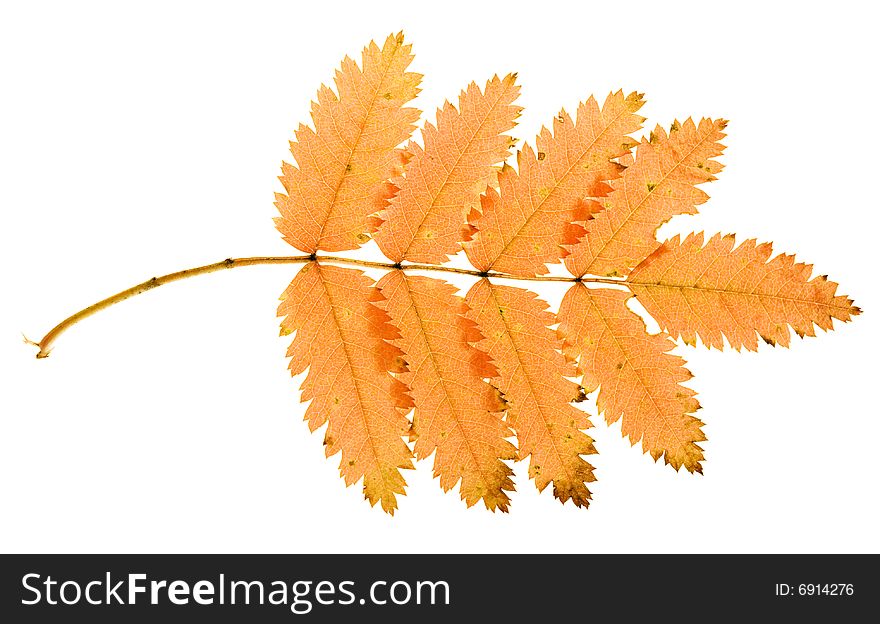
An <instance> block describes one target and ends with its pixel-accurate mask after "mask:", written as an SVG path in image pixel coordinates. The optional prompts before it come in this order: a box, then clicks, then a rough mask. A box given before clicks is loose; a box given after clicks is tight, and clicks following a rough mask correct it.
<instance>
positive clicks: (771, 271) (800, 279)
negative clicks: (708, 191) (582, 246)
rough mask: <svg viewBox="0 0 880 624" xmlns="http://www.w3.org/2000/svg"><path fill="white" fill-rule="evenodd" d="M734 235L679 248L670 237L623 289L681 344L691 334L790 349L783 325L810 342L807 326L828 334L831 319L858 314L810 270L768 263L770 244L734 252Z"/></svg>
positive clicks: (697, 238) (695, 238)
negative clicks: (761, 343) (762, 343)
mask: <svg viewBox="0 0 880 624" xmlns="http://www.w3.org/2000/svg"><path fill="white" fill-rule="evenodd" d="M734 245H735V237H734V236H733V235H732V234H728V235H727V236H721V235H720V234H716V235H715V236H713V237H712V238H710V239H709V241H708V242H707V243H706V245H705V246H704V245H703V234H702V233H700V234H691V235H690V236H688V237H687V238H685V239H684V241H680V240H679V237H678V236H676V237H674V238H672V239H671V240H668V241H666V242H665V243H663V244H662V245H661V246H660V247H659V248H658V249H657V250H656V251H654V253H652V254H651V255H650V256H648V257H647V258H646V259H645V260H644V261H643V262H642V263H641V264H640V265H639V266H637V267H636V268H635V269H634V270H633V272H632V273H631V274H630V276H629V277H628V278H627V286H628V287H629V288H630V290H632V291H633V293H635V295H636V296H637V297H638V298H639V301H641V303H642V305H644V306H645V309H646V310H647V311H648V313H649V314H651V316H653V317H654V318H655V319H656V320H657V322H658V323H660V326H661V327H663V328H664V329H665V330H666V331H668V332H669V333H670V334H672V335H673V336H675V337H681V339H682V340H683V341H684V342H685V343H687V344H691V345H693V344H696V339H697V335H699V336H700V338H701V339H702V341H703V343H704V344H706V346H709V347H716V348H718V349H721V348H722V347H723V346H724V340H723V338H727V341H728V342H729V343H730V346H732V347H733V348H734V349H737V350H739V349H740V348H742V347H745V348H746V349H748V350H750V351H755V350H756V349H757V348H758V338H757V337H758V336H761V338H763V339H764V341H765V342H767V343H769V344H772V345H776V344H778V345H780V346H783V347H787V346H789V343H790V340H791V333H790V331H789V326H791V328H792V329H794V331H795V333H797V334H798V335H799V336H801V337H803V336H814V335H815V331H814V329H813V326H814V325H815V326H818V327H819V328H821V329H824V330H830V329H832V324H831V319H838V320H840V321H848V320H850V318H851V317H852V316H853V315H856V314H859V312H860V310H859V309H858V308H856V307H855V306H853V302H852V300H850V299H849V298H848V297H845V296H843V295H835V292H836V291H837V284H835V283H834V282H830V281H828V278H827V276H824V275H823V276H820V277H816V278H814V279H812V280H811V279H810V274H811V272H812V267H811V266H810V265H808V264H802V263H800V262H795V260H794V256H789V255H786V254H780V255H778V256H776V257H775V258H772V259H771V257H770V256H771V255H772V253H773V248H772V246H771V244H770V243H762V244H760V245H759V244H757V243H756V241H755V240H754V239H750V240H747V241H745V242H743V243H742V244H741V245H740V246H739V247H737V248H736V249H734Z"/></svg>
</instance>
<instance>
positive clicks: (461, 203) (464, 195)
mask: <svg viewBox="0 0 880 624" xmlns="http://www.w3.org/2000/svg"><path fill="white" fill-rule="evenodd" d="M515 81H516V75H515V74H510V75H508V76H506V77H505V78H503V79H499V78H498V77H497V76H496V77H494V78H493V79H492V80H490V81H489V82H488V83H487V84H486V89H485V91H484V92H481V91H480V88H479V87H478V86H477V85H476V83H473V82H472V83H471V84H470V85H469V86H468V88H467V90H466V91H463V92H462V93H461V95H460V96H459V106H458V109H456V108H455V107H454V106H453V105H452V104H450V103H449V102H446V104H445V105H444V106H443V108H442V109H440V110H439V111H437V125H436V126H433V125H431V124H426V125H425V128H424V130H423V131H422V137H423V139H424V143H425V145H424V148H422V147H421V146H419V145H418V144H416V143H410V145H409V147H408V149H409V151H410V152H412V159H411V160H410V162H409V163H408V165H407V169H406V177H403V178H396V179H395V180H394V181H393V182H394V184H395V186H397V187H398V188H399V189H400V191H399V193H398V194H397V195H396V196H395V197H394V198H393V199H391V201H390V204H389V205H388V207H387V208H386V209H385V211H384V212H383V213H381V214H380V220H381V221H382V224H381V226H380V227H379V229H378V231H377V232H376V233H375V234H374V238H375V240H376V243H378V245H379V248H380V249H381V250H382V253H384V254H385V255H386V256H387V257H388V258H390V259H391V260H392V261H394V262H400V261H402V260H410V261H413V262H430V263H435V264H436V263H442V262H445V261H446V260H447V256H450V255H453V254H455V253H457V252H458V250H459V248H460V242H459V241H460V239H461V234H462V227H463V226H464V224H465V222H466V220H467V215H468V213H469V212H470V210H471V209H472V208H473V207H474V206H476V205H477V204H478V203H479V201H480V193H483V192H484V191H485V190H486V187H487V186H489V185H494V184H495V179H496V175H497V168H496V166H497V165H498V164H499V163H501V162H503V161H504V160H505V159H506V158H507V157H508V156H509V155H510V146H511V142H512V141H511V138H510V137H509V136H507V135H505V134H503V133H504V132H506V131H508V130H510V129H511V128H512V127H513V126H514V123H515V120H516V118H517V117H518V116H519V113H520V110H522V109H521V108H520V107H519V106H514V105H513V101H514V100H515V99H516V97H517V96H518V95H519V86H518V85H517V84H516V82H515Z"/></svg>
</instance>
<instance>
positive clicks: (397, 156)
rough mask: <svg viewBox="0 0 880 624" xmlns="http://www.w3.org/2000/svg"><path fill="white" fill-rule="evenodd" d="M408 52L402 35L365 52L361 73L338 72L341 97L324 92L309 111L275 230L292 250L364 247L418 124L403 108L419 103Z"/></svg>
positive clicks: (347, 63) (286, 172)
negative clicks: (374, 215) (402, 146)
mask: <svg viewBox="0 0 880 624" xmlns="http://www.w3.org/2000/svg"><path fill="white" fill-rule="evenodd" d="M410 49H411V46H409V45H405V44H404V43H403V33H400V34H397V35H390V36H389V37H388V39H386V41H385V44H384V45H383V46H382V48H381V49H380V48H379V47H378V46H377V45H376V44H375V43H371V44H370V45H369V46H367V47H366V48H364V51H363V60H362V63H361V65H362V67H360V68H359V67H358V66H357V64H356V63H355V62H354V61H353V60H352V59H350V58H348V57H346V58H345V60H343V61H342V68H341V69H340V70H339V71H337V72H336V80H335V82H336V89H337V92H338V95H337V94H336V93H333V91H332V90H331V89H330V88H329V87H326V86H324V85H322V86H321V89H320V90H319V91H318V101H317V102H316V103H312V120H313V122H314V124H315V129H314V130H313V129H312V128H310V127H308V126H305V125H300V126H299V128H298V129H297V131H296V141H295V142H292V143H291V144H290V151H291V153H292V154H293V157H294V158H295V159H296V163H297V166H293V165H289V164H287V163H284V165H283V166H282V176H281V182H282V184H283V185H284V189H285V191H286V192H287V194H283V193H277V194H276V202H275V205H276V207H277V208H278V211H279V212H280V213H281V216H280V217H278V218H276V220H275V223H276V226H277V227H278V229H279V231H280V232H281V234H282V235H283V236H284V239H285V240H286V241H287V242H289V243H290V244H291V245H293V246H294V247H296V248H297V249H300V250H302V251H305V252H307V253H312V252H315V251H318V250H323V251H342V250H347V249H357V248H358V247H359V246H360V245H362V244H363V243H365V242H367V241H368V240H369V234H368V231H369V227H368V225H367V217H368V216H369V215H370V214H372V213H373V212H375V211H376V210H377V209H378V208H381V207H384V202H385V200H386V199H387V197H388V194H389V193H388V188H387V185H386V180H387V179H388V178H390V177H392V176H393V175H395V174H396V173H398V172H399V171H400V165H401V156H402V154H401V150H399V149H397V146H398V145H400V143H402V142H403V141H405V140H406V139H407V138H408V137H409V136H410V134H412V131H413V130H414V127H415V126H414V124H415V122H416V121H417V120H418V118H419V111H418V110H416V109H415V108H408V107H405V106H404V105H405V104H406V103H407V102H408V101H410V100H411V99H412V98H414V97H415V96H416V94H417V93H418V91H419V89H418V85H419V82H420V81H421V78H422V77H421V75H420V74H415V73H412V72H407V71H406V68H407V67H408V66H409V64H410V62H411V61H412V58H413V57H412V54H411V52H410Z"/></svg>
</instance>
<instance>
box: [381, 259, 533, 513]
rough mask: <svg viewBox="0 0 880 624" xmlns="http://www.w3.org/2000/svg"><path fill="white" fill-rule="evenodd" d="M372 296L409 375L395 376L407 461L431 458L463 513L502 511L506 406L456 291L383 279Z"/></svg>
mask: <svg viewBox="0 0 880 624" xmlns="http://www.w3.org/2000/svg"><path fill="white" fill-rule="evenodd" d="M378 288H379V289H380V290H381V292H382V294H383V295H384V297H385V299H386V300H385V301H383V302H382V305H383V306H384V308H385V309H386V310H387V311H388V314H389V315H390V317H391V318H392V319H393V321H394V323H395V324H396V325H397V326H398V327H400V333H401V337H400V339H399V340H396V341H394V342H395V344H397V345H399V346H400V347H401V349H402V350H403V352H404V353H406V359H407V362H408V364H409V370H408V371H406V372H402V373H400V374H399V377H400V379H401V380H402V381H403V382H404V383H406V384H407V385H408V386H409V387H410V388H411V389H412V397H413V399H414V400H415V414H414V417H413V432H414V434H415V455H416V457H417V458H418V459H426V458H427V457H429V456H430V455H431V454H432V453H436V455H435V457H434V476H438V477H440V486H441V487H442V488H443V489H444V490H449V489H451V488H453V487H455V485H456V484H457V483H458V482H459V480H460V481H461V487H460V491H461V498H462V499H463V500H464V501H465V502H466V503H467V505H468V507H470V506H471V505H473V504H474V503H476V502H477V501H479V500H481V499H482V501H483V503H485V505H486V508H487V509H490V510H492V511H494V510H496V509H499V510H501V511H507V508H508V504H509V502H510V497H509V496H508V494H507V492H508V491H511V490H513V489H514V487H513V481H512V480H511V476H512V475H513V471H512V470H511V469H510V467H509V466H508V465H507V464H505V463H504V462H503V461H502V460H507V459H514V458H515V457H516V449H515V447H514V446H513V444H511V443H510V442H509V441H508V440H506V438H508V437H511V436H512V435H513V433H512V432H511V431H510V429H509V428H508V426H507V425H506V424H505V423H504V422H503V421H502V419H501V412H503V411H504V409H505V407H506V405H505V402H504V400H503V399H502V397H501V395H500V393H499V392H498V390H497V389H496V388H495V387H493V386H492V385H491V384H489V383H488V382H487V381H485V379H486V378H492V377H495V376H496V375H497V371H496V369H495V367H494V366H493V365H492V364H491V363H490V361H489V357H488V356H487V355H486V354H485V353H484V352H483V351H480V350H478V349H477V348H475V347H474V344H475V343H478V342H480V341H481V340H482V339H483V336H482V334H480V332H479V330H478V329H477V328H476V325H475V324H474V322H473V321H471V320H470V319H468V318H467V317H466V315H467V313H468V308H467V306H466V305H465V303H464V300H463V299H462V298H461V297H460V296H458V295H457V294H456V289H455V288H454V287H453V286H451V285H450V284H447V283H446V282H443V281H441V280H436V279H432V278H429V277H423V276H419V275H407V274H405V273H404V272H403V271H399V270H398V271H390V272H389V273H387V274H386V275H385V276H384V277H383V278H382V279H381V280H379V284H378Z"/></svg>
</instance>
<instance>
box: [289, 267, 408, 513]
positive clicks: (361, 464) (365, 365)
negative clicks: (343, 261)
mask: <svg viewBox="0 0 880 624" xmlns="http://www.w3.org/2000/svg"><path fill="white" fill-rule="evenodd" d="M378 299H381V295H380V294H379V293H378V291H377V290H376V289H375V287H374V286H373V281H372V280H371V279H370V278H368V277H366V276H365V275H364V274H363V273H362V272H361V271H357V270H354V269H344V268H341V267H335V266H327V265H320V264H318V263H316V262H312V263H309V264H307V265H305V266H303V268H302V270H300V272H299V273H298V274H297V276H296V277H295V278H294V279H293V282H291V284H290V286H288V287H287V290H286V291H285V292H284V295H283V296H282V302H281V305H280V306H279V308H278V315H279V316H284V317H285V318H284V319H283V320H282V321H281V330H282V333H283V334H289V333H291V332H294V331H295V332H296V336H295V337H294V340H293V343H292V344H291V345H290V348H289V349H288V351H287V355H288V356H289V357H290V358H291V360H290V372H291V374H293V375H297V374H299V373H301V372H303V371H304V370H305V369H306V367H308V368H309V373H308V375H307V376H306V380H305V381H304V382H303V385H302V400H303V402H305V401H311V403H310V404H309V407H308V409H307V410H306V419H307V420H308V422H309V428H310V429H311V430H312V431H314V430H315V429H317V428H318V427H320V426H321V425H323V424H324V423H329V424H328V426H327V431H326V433H325V435H324V444H325V445H326V446H327V448H326V453H327V456H328V457H329V456H331V455H333V454H335V453H337V452H339V451H342V459H341V462H340V472H341V474H342V476H343V478H344V479H345V483H346V485H351V484H352V483H355V482H356V481H357V480H358V479H361V478H363V480H364V496H365V498H367V499H368V500H369V501H370V504H371V505H375V504H376V502H381V503H382V509H384V510H385V511H387V512H388V513H391V514H393V513H394V510H395V508H396V507H397V500H396V497H395V495H396V494H403V493H404V486H405V485H406V482H405V481H404V479H403V475H401V473H400V469H401V468H412V467H413V465H412V459H411V458H412V453H411V452H410V449H409V447H408V446H407V445H406V443H405V442H404V441H403V436H406V435H408V434H409V432H410V422H409V420H407V418H406V416H405V414H406V413H407V412H408V411H409V410H410V408H411V407H412V399H411V398H410V397H409V395H407V393H406V386H404V385H403V383H401V382H400V381H398V380H397V379H394V377H393V376H392V375H391V374H390V373H389V371H400V370H404V369H405V365H404V363H403V358H402V355H403V353H402V352H401V351H400V349H398V348H397V347H395V346H393V345H392V344H391V343H390V342H389V341H391V340H394V339H395V338H397V337H398V336H399V335H400V334H399V333H398V332H397V330H396V329H395V328H394V327H393V326H392V325H391V324H390V323H389V318H388V315H387V314H386V313H385V312H384V311H382V310H380V309H379V308H377V307H376V305H374V303H373V301H376V300H378Z"/></svg>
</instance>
